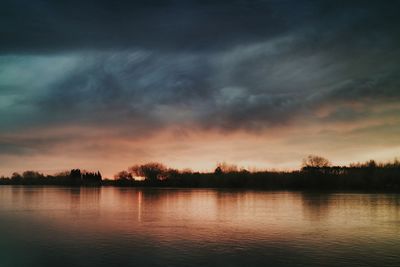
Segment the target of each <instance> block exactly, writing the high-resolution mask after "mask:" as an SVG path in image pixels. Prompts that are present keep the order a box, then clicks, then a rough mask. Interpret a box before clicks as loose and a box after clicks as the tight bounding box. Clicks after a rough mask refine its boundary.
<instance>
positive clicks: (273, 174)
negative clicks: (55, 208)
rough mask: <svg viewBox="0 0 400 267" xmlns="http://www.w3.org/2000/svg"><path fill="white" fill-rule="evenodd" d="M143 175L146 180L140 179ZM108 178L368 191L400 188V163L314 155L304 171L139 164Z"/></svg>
mask: <svg viewBox="0 0 400 267" xmlns="http://www.w3.org/2000/svg"><path fill="white" fill-rule="evenodd" d="M135 177H136V178H137V177H140V178H141V179H143V180H137V179H135ZM114 178H115V179H114V180H104V181H103V184H104V185H118V186H160V187H195V188H196V187H198V188H201V187H216V188H225V187H227V188H255V189H270V190H368V191H371V190H372V191H374V190H376V191H382V190H384V191H400V162H399V161H398V160H394V161H393V162H387V163H376V162H375V161H374V160H371V161H368V162H365V163H355V164H350V165H349V166H332V164H331V163H330V162H329V160H327V159H325V158H323V157H319V156H314V155H310V156H308V157H307V158H306V159H304V160H303V165H302V168H301V169H300V170H296V171H290V172H282V171H252V172H250V171H248V170H246V169H240V168H238V167H237V166H235V165H229V164H226V163H222V164H218V166H217V167H216V168H215V170H214V172H211V173H200V172H192V171H190V170H184V171H179V170H176V169H170V168H167V167H166V166H164V165H163V164H161V163H148V164H143V165H135V166H133V167H130V168H128V170H125V171H121V172H119V173H118V174H116V175H115V177H114Z"/></svg>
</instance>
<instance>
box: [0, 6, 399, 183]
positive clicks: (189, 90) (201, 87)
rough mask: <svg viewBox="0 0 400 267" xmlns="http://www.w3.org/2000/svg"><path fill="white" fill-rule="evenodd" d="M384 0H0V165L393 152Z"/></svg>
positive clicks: (107, 168) (390, 31)
mask: <svg viewBox="0 0 400 267" xmlns="http://www.w3.org/2000/svg"><path fill="white" fill-rule="evenodd" d="M399 8H400V1H391V0H386V1H351V0H348V1H341V0H336V1H333V0H332V1H322V0H321V1H311V0H310V1H306V0H293V1H285V0H279V1H278V0H276V1H274V0H270V1H267V0H265V1H263V0H253V1H244V0H240V1H239V0H229V1H228V0H226V1H224V0H221V1H209V0H204V1H200V0H197V1H194V0H175V1H172V0H171V1H169V0H164V1H156V0H146V1H101V0H96V1H95V0H93V1H71V0H68V1H67V0H59V1H49V0H48V1H46V0H44V1H38V0H29V1H28V0H25V1H22V0H2V1H1V3H0V38H1V41H0V175H10V174H11V173H12V172H14V171H19V172H22V171H23V170H38V171H41V172H44V173H56V172H59V171H63V170H68V169H71V168H78V167H79V168H81V169H87V170H100V171H101V172H102V173H103V174H104V175H105V176H107V177H112V176H113V174H115V173H117V172H118V171H120V170H123V169H126V168H127V167H129V166H131V165H133V164H137V163H145V162H152V161H158V162H162V163H164V164H166V165H168V166H170V167H174V168H181V169H182V168H191V169H193V170H199V171H208V170H212V169H213V168H215V166H216V164H217V163H218V162H228V163H232V164H237V165H238V166H241V167H245V168H262V169H264V168H268V169H278V170H290V169H296V168H299V167H300V165H301V161H302V159H303V158H305V157H306V156H307V155H308V154H317V155H321V156H324V157H326V158H328V159H330V160H331V161H332V162H333V163H334V164H348V163H350V162H359V161H366V160H369V159H376V160H379V161H385V160H393V159H394V158H395V157H399V156H400V75H399V74H400V64H399V63H400V16H398V10H399Z"/></svg>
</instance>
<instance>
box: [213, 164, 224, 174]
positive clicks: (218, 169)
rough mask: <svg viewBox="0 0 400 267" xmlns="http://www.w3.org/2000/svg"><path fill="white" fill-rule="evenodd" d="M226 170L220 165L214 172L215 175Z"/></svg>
mask: <svg viewBox="0 0 400 267" xmlns="http://www.w3.org/2000/svg"><path fill="white" fill-rule="evenodd" d="M223 173H224V172H223V171H222V168H221V167H220V166H218V167H217V168H215V170H214V174H215V175H221V174H223Z"/></svg>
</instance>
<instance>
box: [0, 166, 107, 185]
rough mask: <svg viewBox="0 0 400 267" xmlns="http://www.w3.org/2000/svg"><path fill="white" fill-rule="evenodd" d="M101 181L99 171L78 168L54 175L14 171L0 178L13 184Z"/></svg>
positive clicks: (67, 183) (3, 181)
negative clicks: (8, 175)
mask: <svg viewBox="0 0 400 267" xmlns="http://www.w3.org/2000/svg"><path fill="white" fill-rule="evenodd" d="M101 182H102V177H101V174H100V172H88V171H81V170H80V169H73V170H71V171H70V172H60V173H57V174H55V175H44V174H42V173H39V172H36V171H25V172H23V173H22V174H19V173H17V172H14V173H13V174H12V176H11V177H1V178H0V184H13V185H68V186H99V185H101Z"/></svg>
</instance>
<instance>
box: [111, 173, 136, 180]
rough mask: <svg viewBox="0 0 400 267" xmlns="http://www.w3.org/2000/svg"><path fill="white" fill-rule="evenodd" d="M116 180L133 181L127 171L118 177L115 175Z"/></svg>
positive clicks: (118, 174)
mask: <svg viewBox="0 0 400 267" xmlns="http://www.w3.org/2000/svg"><path fill="white" fill-rule="evenodd" d="M114 178H115V179H116V180H132V179H133V177H132V174H131V173H129V172H127V171H120V172H119V173H117V174H116V175H114Z"/></svg>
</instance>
